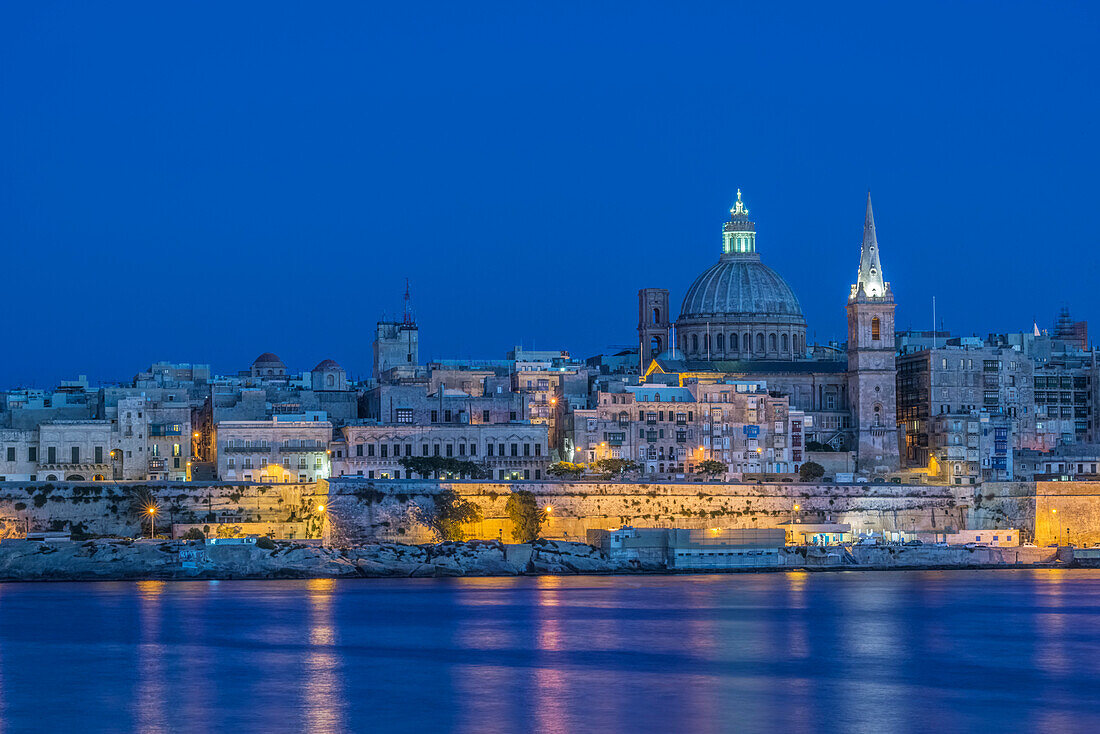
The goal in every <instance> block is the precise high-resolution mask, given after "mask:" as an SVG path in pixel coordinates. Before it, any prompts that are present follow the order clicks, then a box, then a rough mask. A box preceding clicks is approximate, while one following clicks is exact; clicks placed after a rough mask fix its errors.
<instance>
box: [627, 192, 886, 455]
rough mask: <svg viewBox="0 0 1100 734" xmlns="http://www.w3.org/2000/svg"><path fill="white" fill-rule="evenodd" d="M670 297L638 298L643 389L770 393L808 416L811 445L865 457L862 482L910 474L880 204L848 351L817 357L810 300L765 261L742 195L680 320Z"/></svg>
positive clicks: (869, 224) (856, 288)
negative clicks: (719, 386)
mask: <svg viewBox="0 0 1100 734" xmlns="http://www.w3.org/2000/svg"><path fill="white" fill-rule="evenodd" d="M669 295H670V294H669V291H668V290H666V289H663V288H643V289H642V290H640V291H639V292H638V311H639V320H638V338H639V355H641V370H642V374H643V381H645V382H651V383H662V384H676V385H680V386H683V385H687V384H692V383H701V384H707V383H716V382H726V381H734V380H759V381H765V382H766V384H767V389H768V391H769V392H770V393H773V394H779V395H784V396H787V397H789V399H790V408H791V410H799V411H802V412H804V413H805V415H806V426H805V432H804V438H805V441H806V442H807V443H809V442H818V443H822V444H828V445H829V446H831V447H832V448H834V449H837V450H846V451H853V452H855V455H856V465H855V466H853V467H852V469H853V470H854V471H859V472H864V473H884V472H889V471H893V470H896V469H897V468H898V467H899V450H898V440H897V427H896V400H895V392H896V367H895V363H894V297H893V293H892V291H891V289H890V284H889V283H887V282H886V281H885V279H884V277H883V272H882V265H881V261H880V257H879V251H878V237H877V233H876V231H875V221H874V213H873V211H872V208H871V197H870V194H868V196H867V210H866V216H865V219H864V228H863V243H862V246H861V250H860V261H859V270H858V274H857V277H856V282H855V283H854V284H853V285H852V287H851V291H850V295H849V298H848V302H847V304H846V308H847V314H848V342H847V350H846V351H841V350H839V349H836V348H833V347H825V348H822V347H820V346H813V347H811V346H809V345H808V344H807V342H806V332H807V327H806V319H805V317H804V315H803V313H802V307H801V305H800V303H799V301H798V297H797V296H796V295H795V293H794V291H793V290H792V289H791V287H790V286H789V285H788V284H787V282H786V281H785V280H784V279H783V278H782V276H780V275H779V274H778V273H777V272H776V271H774V270H773V269H771V268H770V267H768V266H767V265H765V264H764V263H763V262H762V260H761V257H760V253H759V252H758V251H757V246H756V224H755V222H753V221H752V220H751V219H750V218H749V210H748V209H746V208H745V205H744V202H743V201H742V199H741V192H740V191H738V192H737V201H736V202H735V204H734V206H733V208H731V209H730V218H729V221H727V222H726V223H725V224H724V225H723V228H722V245H721V250H720V253H719V257H718V262H717V263H716V264H714V265H712V266H711V267H709V268H707V269H706V270H705V271H703V273H701V274H700V275H699V277H698V278H696V279H695V282H694V283H692V284H691V286H690V287H689V288H688V289H687V291H686V293H685V295H684V299H683V301H682V303H681V305H680V311H679V315H678V316H677V318H676V319H675V320H673V319H672V317H671V313H670V309H669Z"/></svg>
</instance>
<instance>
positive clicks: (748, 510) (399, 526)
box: [320, 478, 969, 543]
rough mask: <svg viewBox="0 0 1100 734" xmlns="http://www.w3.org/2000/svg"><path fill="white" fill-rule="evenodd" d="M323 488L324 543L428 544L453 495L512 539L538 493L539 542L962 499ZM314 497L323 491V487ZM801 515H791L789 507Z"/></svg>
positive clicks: (956, 514)
mask: <svg viewBox="0 0 1100 734" xmlns="http://www.w3.org/2000/svg"><path fill="white" fill-rule="evenodd" d="M322 486H323V487H325V486H327V494H328V499H327V507H328V512H327V516H328V526H327V527H326V534H327V536H328V537H329V538H330V539H332V538H335V539H337V540H338V541H343V542H362V541H369V540H385V541H398V542H417V543H419V542H428V541H430V540H432V538H433V536H432V535H431V533H430V531H428V530H427V528H426V527H425V526H424V525H423V522H422V518H423V517H424V514H425V513H426V512H429V511H430V508H431V507H432V504H433V497H434V495H436V494H437V493H439V492H440V491H443V490H446V489H451V490H454V491H455V492H457V493H458V494H460V495H461V496H463V497H465V498H467V499H469V500H470V501H472V502H474V503H476V504H477V505H478V507H479V508H480V509H481V511H482V514H483V516H484V519H483V520H482V522H480V523H475V524H473V525H471V526H470V527H468V528H467V529H466V530H467V532H468V533H469V534H470V535H471V536H472V537H477V538H490V539H493V538H495V539H500V538H503V539H504V540H505V541H508V540H510V533H511V530H512V523H511V521H510V520H509V519H508V517H507V513H506V512H505V505H506V503H507V501H508V496H509V495H510V494H511V493H512V492H514V491H519V490H526V491H530V492H532V493H533V494H535V495H536V496H537V497H538V499H539V503H540V505H542V506H544V507H549V508H550V521H549V524H548V525H547V527H546V528H545V530H544V534H545V535H546V537H550V538H559V539H571V540H584V539H585V538H586V534H587V531H588V530H590V529H611V528H617V527H620V526H622V525H635V526H645V527H681V528H708V527H724V528H726V527H728V528H763V527H776V526H777V525H778V524H780V523H784V522H789V521H791V520H792V519H796V520H798V521H799V522H801V523H808V522H839V523H849V524H851V525H852V528H853V529H855V530H874V531H883V530H885V531H891V530H906V531H913V530H928V531H939V532H944V531H945V530H946V531H952V530H955V529H958V528H960V527H966V525H965V523H966V520H967V507H966V502H967V501H968V499H969V489H968V491H967V492H965V493H963V501H962V502H960V497H959V496H958V494H957V493H956V491H955V490H954V489H953V488H951V487H940V486H928V485H915V486H909V485H896V484H852V485H836V484H787V483H776V484H721V483H716V482H700V483H664V484H660V483H658V484H639V483H626V482H585V481H562V482H530V483H524V482H502V483H494V482H442V483H440V482H418V481H399V482H381V481H370V480H362V479H345V478H341V479H333V480H330V481H329V482H323V483H322ZM320 493H322V494H325V493H326V489H324V488H322V489H321V490H320ZM796 505H797V506H798V509H797V510H795V506H796Z"/></svg>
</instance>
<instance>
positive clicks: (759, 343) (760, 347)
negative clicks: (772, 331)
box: [756, 334, 764, 354]
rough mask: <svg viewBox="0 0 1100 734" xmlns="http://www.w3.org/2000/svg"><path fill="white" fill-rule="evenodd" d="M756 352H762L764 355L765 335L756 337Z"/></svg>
mask: <svg viewBox="0 0 1100 734" xmlns="http://www.w3.org/2000/svg"><path fill="white" fill-rule="evenodd" d="M756 351H758V352H760V353H761V354H763V353H764V335H763V334H757V335H756Z"/></svg>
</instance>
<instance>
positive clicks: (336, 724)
mask: <svg viewBox="0 0 1100 734" xmlns="http://www.w3.org/2000/svg"><path fill="white" fill-rule="evenodd" d="M335 590H336V582H335V580H333V579H312V580H310V581H307V582H306V595H307V599H308V602H309V611H308V625H309V627H308V639H309V647H308V649H307V651H306V659H305V671H304V676H303V680H302V683H303V685H302V696H303V697H302V708H303V711H304V713H305V725H306V726H305V730H306V731H309V732H318V734H330V733H333V732H341V731H344V730H345V724H344V706H345V705H346V699H345V695H344V690H343V686H342V684H341V681H340V667H339V666H340V663H339V658H338V655H337V653H336V650H335V645H336V629H335V626H334V623H333V594H334V592H335Z"/></svg>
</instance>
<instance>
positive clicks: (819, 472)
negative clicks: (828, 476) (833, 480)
mask: <svg viewBox="0 0 1100 734" xmlns="http://www.w3.org/2000/svg"><path fill="white" fill-rule="evenodd" d="M823 476H825V467H823V466H822V465H821V464H818V463H817V462H816V461H807V462H806V463H805V464H803V465H802V466H800V467H799V468H798V478H799V479H801V480H802V481H803V482H813V481H816V480H818V479H821V477H823Z"/></svg>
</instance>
